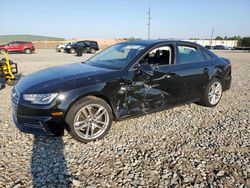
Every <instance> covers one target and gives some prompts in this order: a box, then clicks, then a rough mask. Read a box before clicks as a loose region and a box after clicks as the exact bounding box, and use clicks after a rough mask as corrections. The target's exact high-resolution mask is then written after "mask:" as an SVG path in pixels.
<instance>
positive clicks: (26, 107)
mask: <svg viewBox="0 0 250 188" xmlns="http://www.w3.org/2000/svg"><path fill="white" fill-rule="evenodd" d="M230 85H231V64H230V61H229V60H227V59H225V58H221V57H218V56H217V55H215V54H213V53H212V52H211V51H209V50H208V49H206V48H204V47H202V46H200V45H198V44H194V43H190V42H184V41H168V40H147V41H133V42H125V43H119V44H115V45H113V46H111V47H109V48H107V49H106V50H103V51H102V52H100V53H98V54H96V55H95V56H93V57H92V58H90V59H89V60H87V61H86V62H81V63H75V64H69V65H63V66H58V67H52V68H48V69H45V70H41V71H38V72H36V73H33V74H31V75H29V76H26V77H24V78H23V79H21V80H20V81H19V82H18V84H17V85H16V86H15V87H14V88H13V90H12V110H13V119H14V122H15V124H16V126H17V127H18V128H19V129H20V130H21V131H22V132H26V133H33V134H42V135H62V134H63V132H64V130H65V129H66V130H67V131H68V132H69V133H70V135H71V136H72V137H73V138H75V139H77V140H78V141H80V142H84V143H86V142H89V141H93V140H96V139H100V138H102V137H103V136H104V135H105V134H107V132H108V131H109V129H110V127H111V124H112V122H113V121H118V120H123V119H125V118H128V117H134V116H141V115H144V114H148V113H152V112H156V111H160V110H164V109H167V108H170V107H173V106H176V105H179V104H184V103H190V102H197V103H200V104H202V105H204V106H208V107H213V106H216V105H217V104H218V103H219V101H220V99H221V97H222V93H223V91H226V90H228V89H229V88H230ZM166 118H167V117H166Z"/></svg>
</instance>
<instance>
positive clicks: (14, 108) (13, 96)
mask: <svg viewBox="0 0 250 188" xmlns="http://www.w3.org/2000/svg"><path fill="white" fill-rule="evenodd" d="M19 98H20V94H19V93H18V92H17V91H16V89H15V88H13V90H12V93H11V108H12V114H13V117H14V118H17V107H18V102H19Z"/></svg>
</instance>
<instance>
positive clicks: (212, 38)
mask: <svg viewBox="0 0 250 188" xmlns="http://www.w3.org/2000/svg"><path fill="white" fill-rule="evenodd" d="M213 35H214V27H213V29H212V34H211V40H210V48H211V49H212V42H213Z"/></svg>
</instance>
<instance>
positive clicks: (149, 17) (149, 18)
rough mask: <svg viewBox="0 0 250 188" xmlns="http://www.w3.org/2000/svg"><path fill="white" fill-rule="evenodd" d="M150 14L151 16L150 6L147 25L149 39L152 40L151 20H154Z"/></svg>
mask: <svg viewBox="0 0 250 188" xmlns="http://www.w3.org/2000/svg"><path fill="white" fill-rule="evenodd" d="M150 14H151V12H150V6H149V9H148V24H147V25H148V39H150V29H151V28H150V27H151V23H150V22H151V19H152V18H151V15H150Z"/></svg>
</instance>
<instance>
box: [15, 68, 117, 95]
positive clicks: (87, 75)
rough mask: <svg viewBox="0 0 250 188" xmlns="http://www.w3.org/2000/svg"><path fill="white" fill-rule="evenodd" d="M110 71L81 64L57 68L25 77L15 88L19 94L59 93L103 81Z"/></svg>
mask: <svg viewBox="0 0 250 188" xmlns="http://www.w3.org/2000/svg"><path fill="white" fill-rule="evenodd" d="M112 71H115V70H112V69H105V68H99V67H94V66H90V65H87V64H83V63H75V64H69V65H64V66H57V67H52V68H47V69H44V70H41V71H38V72H35V73H33V74H30V75H28V76H25V77H24V78H22V79H21V80H20V81H19V82H18V84H17V85H16V86H15V88H16V90H17V91H18V92H20V93H48V92H60V91H64V90H69V89H73V88H77V87H83V86H85V85H90V84H93V83H97V82H100V81H103V80H101V77H102V76H103V75H106V74H109V73H110V72H112Z"/></svg>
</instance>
